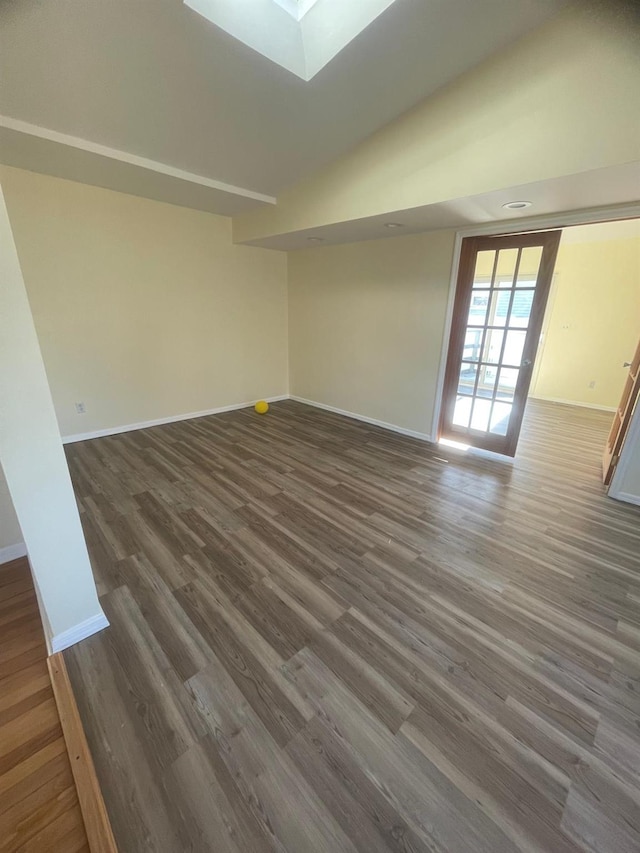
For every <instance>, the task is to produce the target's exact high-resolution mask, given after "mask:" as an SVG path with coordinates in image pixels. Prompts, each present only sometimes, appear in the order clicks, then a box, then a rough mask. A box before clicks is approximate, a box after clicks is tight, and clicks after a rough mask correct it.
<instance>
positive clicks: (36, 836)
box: [0, 559, 89, 853]
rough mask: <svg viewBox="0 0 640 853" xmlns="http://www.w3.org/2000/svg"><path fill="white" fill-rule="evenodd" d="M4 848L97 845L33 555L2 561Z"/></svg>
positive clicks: (38, 850) (69, 851) (66, 850)
mask: <svg viewBox="0 0 640 853" xmlns="http://www.w3.org/2000/svg"><path fill="white" fill-rule="evenodd" d="M0 850H2V851H3V853H5V851H6V853H17V851H24V853H27V851H33V853H48V851H60V853H80V851H82V853H85V851H86V853H88V851H89V847H88V844H87V836H86V833H85V828H84V822H83V820H82V814H81V812H80V807H79V805H78V797H77V793H76V788H75V784H74V781H73V776H72V774H71V767H70V765H69V757H68V755H67V750H66V747H65V742H64V738H63V735H62V729H61V727H60V719H59V717H58V709H57V707H56V704H55V700H54V696H53V690H52V688H51V681H50V679H49V672H48V669H47V649H46V646H45V640H44V634H43V631H42V623H41V621H40V614H39V611H38V604H37V601H36V596H35V592H34V588H33V581H32V579H31V573H30V571H29V565H28V563H27V561H26V559H22V560H14V561H13V562H12V563H7V564H5V565H3V566H0Z"/></svg>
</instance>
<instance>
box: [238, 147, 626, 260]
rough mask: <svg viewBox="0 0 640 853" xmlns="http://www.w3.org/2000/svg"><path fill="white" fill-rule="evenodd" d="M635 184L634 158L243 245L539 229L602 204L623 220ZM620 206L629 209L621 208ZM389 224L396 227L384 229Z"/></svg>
mask: <svg viewBox="0 0 640 853" xmlns="http://www.w3.org/2000/svg"><path fill="white" fill-rule="evenodd" d="M639 187H640V162H635V163H625V164H623V165H620V166H610V167H608V168H606V169H594V170H593V171H590V172H581V173H580V174H577V175H566V176H564V177H561V178H553V179H549V180H546V181H539V182H537V183H533V184H524V185H522V186H518V187H509V188H507V189H503V190H496V191H495V192H488V193H484V194H482V195H475V196H466V197H464V198H458V199H452V200H451V201H446V202H441V203H438V204H427V205H424V206H422V207H414V208H411V209H409V210H396V211H393V212H392V213H385V214H384V215H382V216H369V217H366V218H363V219H352V220H349V221H347V222H336V223H333V224H331V225H326V226H322V227H321V228H311V229H305V230H301V231H294V232H289V233H285V234H277V235H274V236H272V237H265V238H263V239H260V240H249V241H247V243H248V245H251V246H261V247H263V248H266V249H279V250H281V251H293V250H295V249H309V248H311V247H312V246H326V245H333V244H337V243H355V242H358V241H360V240H376V239H381V238H384V237H398V236H400V235H401V234H419V233H421V232H424V231H435V230H440V229H443V228H456V229H462V228H472V227H481V226H486V225H489V224H496V225H498V224H500V223H507V224H509V225H511V224H512V223H513V222H518V221H526V222H527V227H528V223H529V221H530V220H531V219H532V218H536V217H538V218H540V220H541V222H542V225H540V227H544V218H545V217H552V216H555V215H556V214H561V213H565V212H570V211H580V210H596V209H602V208H605V207H607V208H612V209H614V208H617V209H618V211H617V215H619V217H620V218H624V217H625V216H638V188H639ZM511 201H530V202H531V207H529V208H526V209H525V210H505V209H504V207H503V205H504V204H507V203H508V202H511ZM625 208H628V211H631V212H628V211H625ZM594 218H595V217H594ZM612 218H613V217H612ZM389 222H392V223H396V224H398V225H400V226H401V227H399V228H388V227H387V223H389Z"/></svg>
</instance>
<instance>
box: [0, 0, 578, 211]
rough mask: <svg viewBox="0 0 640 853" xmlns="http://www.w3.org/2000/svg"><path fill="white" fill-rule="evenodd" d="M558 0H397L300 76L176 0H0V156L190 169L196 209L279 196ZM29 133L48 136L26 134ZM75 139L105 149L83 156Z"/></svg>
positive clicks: (103, 170)
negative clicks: (308, 75)
mask: <svg viewBox="0 0 640 853" xmlns="http://www.w3.org/2000/svg"><path fill="white" fill-rule="evenodd" d="M345 2H347V0H345ZM354 2H355V0H354ZM562 5H564V4H563V2H562V0H397V2H395V3H393V4H392V5H391V7H390V8H388V9H387V10H386V11H385V12H383V13H382V14H381V15H380V16H379V17H378V18H377V19H376V20H375V21H374V22H373V23H372V24H371V25H370V26H369V27H367V28H366V29H365V30H364V32H362V33H361V34H360V35H359V36H358V37H357V38H356V39H355V40H354V41H353V42H352V43H351V44H350V45H348V46H347V47H346V48H345V49H344V50H343V51H342V52H341V53H340V54H339V55H338V56H337V57H336V58H335V59H334V60H333V61H332V62H330V63H329V65H328V66H327V67H325V68H324V69H323V70H322V71H321V72H320V73H318V74H317V75H316V76H315V77H314V78H313V79H312V80H311V81H309V82H305V81H303V80H301V79H299V78H297V77H296V76H295V75H293V74H291V73H290V72H288V71H286V70H284V69H282V68H280V67H279V66H277V65H275V64H274V63H272V62H270V61H269V60H267V59H265V58H264V57H262V56H261V55H259V54H258V53H256V52H254V51H253V50H251V49H250V48H248V47H246V46H245V45H243V44H241V43H240V42H238V41H236V40H235V39H233V38H232V37H231V36H229V35H228V34H227V33H225V32H224V31H222V30H221V29H219V28H217V27H216V26H214V25H213V24H211V23H209V22H208V21H206V20H204V19H203V18H202V17H201V16H200V15H198V14H196V13H195V12H193V11H192V10H191V9H189V8H188V7H187V6H186V5H185V4H184V3H183V2H182V0H108V2H105V0H0V114H2V115H4V116H6V117H8V118H9V119H10V120H11V121H13V129H12V130H11V132H10V133H8V132H7V133H5V135H4V137H3V135H2V134H0V161H3V162H9V163H10V164H12V165H19V166H22V167H23V168H31V169H34V170H35V171H43V172H50V173H53V174H58V175H61V176H62V177H70V178H75V179H80V180H84V181H86V182H89V183H98V184H100V185H103V186H109V185H110V181H111V176H110V169H111V166H113V163H110V158H111V159H112V160H113V159H114V158H115V160H116V161H117V160H118V159H122V158H120V154H123V153H124V154H126V155H130V157H131V156H132V157H134V158H145V159H146V160H150V161H154V162H155V163H157V164H160V165H161V166H164V167H169V169H170V170H178V171H180V172H185V173H187V177H183V178H180V177H178V178H176V180H178V181H180V180H185V181H186V183H187V185H188V184H189V181H190V180H191V181H192V184H193V188H196V187H197V192H196V193H195V194H196V195H197V196H198V205H195V206H200V207H203V208H204V209H211V210H214V211H215V212H219V213H234V212H236V211H237V209H238V204H239V201H240V202H242V205H247V204H253V205H260V204H269V203H270V200H269V199H259V198H256V197H255V194H256V193H257V194H266V195H268V196H277V194H278V193H279V192H281V191H282V190H283V189H284V188H286V187H289V186H291V185H293V184H295V183H296V182H298V181H299V180H300V179H301V178H303V177H305V176H308V175H309V174H311V173H312V172H314V171H316V170H318V169H319V168H320V167H322V166H324V165H326V164H327V163H329V162H331V161H332V160H334V159H336V158H338V157H339V156H341V155H342V154H344V153H345V152H346V151H347V150H349V149H351V148H353V147H354V146H355V145H356V144H358V143H359V142H361V141H362V140H363V139H365V138H366V137H367V136H369V135H370V134H371V133H373V132H374V131H375V130H377V129H378V128H380V127H381V126H383V125H385V124H386V123H388V122H390V121H391V120H393V119H394V118H396V117H397V116H398V115H400V114H401V113H403V112H404V111H406V110H407V109H408V108H409V107H411V106H412V105H414V104H415V103H417V102H418V101H420V100H422V99H424V98H425V97H427V96H428V95H430V94H431V93H432V92H434V91H435V90H436V89H438V88H439V87H441V86H442V85H444V84H445V83H447V82H448V81H450V80H451V79H453V78H455V77H457V76H458V75H460V74H461V73H462V72H464V71H465V70H467V69H469V68H470V67H472V66H474V65H475V64H477V63H478V62H480V61H481V60H482V59H484V58H485V57H487V56H488V55H490V54H492V53H495V52H496V51H499V50H500V49H501V48H503V47H504V46H505V45H507V44H509V43H511V42H512V41H513V40H514V39H516V38H518V37H519V36H521V35H522V34H524V33H525V32H527V31H529V30H531V29H532V28H534V27H536V26H538V25H539V24H541V23H542V22H543V21H544V20H546V19H548V18H549V17H550V16H551V15H552V14H554V13H555V12H556V11H557V10H558V9H559V8H560V7H561V6H562ZM16 122H19V123H26V124H22V125H19V129H18V130H16ZM2 124H3V122H2V120H1V119H0V127H1V126H2ZM5 125H6V122H5ZM29 126H32V127H29ZM41 129H44V131H45V138H48V139H49V143H48V144H46V145H44V144H33V138H36V139H38V138H40V137H39V133H40V130H41ZM51 131H53V132H54V134H53V135H54V136H56V135H59V134H62V137H59V136H56V139H55V140H54V141H53V142H52V141H51V139H50V137H51V136H52V134H51V133H50V132H51ZM46 132H49V133H48V137H47V133H46ZM16 134H23V136H24V140H25V142H24V144H21V142H20V137H19V136H18V138H16ZM64 135H68V136H69V137H72V138H73V140H75V143H74V144H75V150H76V151H77V154H76V153H74V144H71V145H68V144H67V143H66V142H65V139H64ZM27 137H31V143H32V144H31V145H28V144H27V143H26V140H27ZM73 140H72V141H73ZM83 141H86V142H88V144H89V148H91V147H93V148H95V146H102V147H104V148H105V149H107V150H106V152H103V153H102V154H100V155H95V158H94V160H93V161H92V164H88V159H87V157H86V156H85V152H84V151H83V150H82V148H83V145H82V143H83ZM76 143H78V144H76ZM57 146H63V147H64V148H65V150H64V152H63V153H60V152H58V153H57V154H56V153H54V151H55V149H56V147H57ZM16 159H17V160H19V162H16ZM89 159H91V158H89ZM125 159H126V158H125ZM74 164H77V165H78V169H79V170H80V171H78V169H76V166H75V165H74ZM131 168H140V169H143V170H144V169H145V168H146V169H147V172H148V174H145V175H144V176H143V178H140V177H139V178H138V180H137V181H136V180H132V181H131V187H133V189H131V190H130V191H131V192H138V193H140V194H150V195H151V197H158V196H160V197H164V196H163V195H162V193H165V195H166V192H165V190H166V187H165V186H164V185H163V188H161V190H158V192H156V193H155V195H154V189H153V184H154V180H155V172H154V169H153V167H149V166H148V165H147V166H146V167H145V166H143V165H138V167H135V166H133V167H131ZM165 171H166V170H165ZM115 172H117V174H118V181H119V182H120V183H118V185H117V186H114V188H116V189H122V180H124V182H125V186H126V181H127V179H126V176H125V178H124V179H123V178H122V174H123V170H122V169H120V168H116V169H115ZM124 172H125V173H127V172H128V170H127V169H125V170H124ZM161 173H162V169H160V170H159V174H160V178H159V179H158V180H163V181H164V182H165V184H166V183H167V181H166V174H165V175H164V176H162V174H161ZM189 176H190V177H189ZM198 178H202V179H204V183H205V184H206V181H209V182H210V181H214V182H218V183H221V184H223V185H226V184H228V185H232V186H231V188H230V190H228V191H227V190H225V188H224V186H223V187H222V188H219V187H210V188H209V189H211V195H210V196H209V195H208V194H207V191H206V190H207V188H206V186H205V187H204V196H206V200H204V199H203V192H202V186H203V182H200V183H198ZM194 179H195V180H194ZM145 188H146V189H145ZM238 188H241V190H242V189H244V190H247V191H249V193H248V194H246V193H245V194H244V195H242V191H241V190H240V193H238V192H236V190H238ZM183 190H184V188H183ZM167 192H168V197H166V198H165V200H169V201H175V203H178V204H181V203H186V204H190V203H191V202H190V201H189V193H188V192H186V194H185V192H184V191H182V192H176V193H175V198H174V197H173V196H172V194H171V192H169V191H168V190H167ZM271 201H272V200H271ZM243 209H244V208H243Z"/></svg>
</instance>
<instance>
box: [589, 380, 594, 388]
mask: <svg viewBox="0 0 640 853" xmlns="http://www.w3.org/2000/svg"><path fill="white" fill-rule="evenodd" d="M595 387H596V380H595V379H592V380H591V382H590V383H589V388H595Z"/></svg>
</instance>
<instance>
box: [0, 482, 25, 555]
mask: <svg viewBox="0 0 640 853" xmlns="http://www.w3.org/2000/svg"><path fill="white" fill-rule="evenodd" d="M21 542H22V531H21V530H20V525H19V524H18V519H17V516H16V511H15V509H14V508H13V501H12V500H11V495H10V494H9V487H8V486H7V481H6V480H5V477H4V473H3V471H2V468H0V551H2V549H3V548H10V547H11V546H12V545H18V544H19V543H21Z"/></svg>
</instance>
